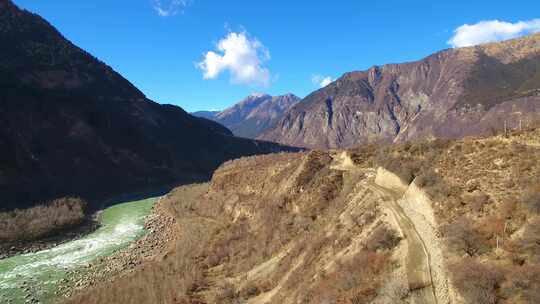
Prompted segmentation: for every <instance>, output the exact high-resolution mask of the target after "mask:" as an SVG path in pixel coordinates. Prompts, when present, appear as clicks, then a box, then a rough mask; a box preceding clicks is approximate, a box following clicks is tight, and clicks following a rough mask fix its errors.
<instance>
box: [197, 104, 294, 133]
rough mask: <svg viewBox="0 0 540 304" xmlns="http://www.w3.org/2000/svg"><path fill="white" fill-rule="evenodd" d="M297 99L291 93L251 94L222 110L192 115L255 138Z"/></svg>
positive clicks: (276, 120) (280, 116) (278, 118)
mask: <svg viewBox="0 0 540 304" xmlns="http://www.w3.org/2000/svg"><path fill="white" fill-rule="evenodd" d="M298 101H300V98H298V97H296V96H294V95H293V94H286V95H282V96H270V95H267V94H252V95H250V96H248V97H246V98H245V99H244V100H242V101H240V102H239V103H237V104H235V105H234V106H232V107H230V108H228V109H226V110H224V111H221V112H213V111H201V112H195V113H193V115H195V116H199V117H203V118H207V119H211V120H214V121H217V122H219V123H220V124H222V125H224V126H226V127H227V128H229V129H230V130H231V131H232V132H233V134H234V135H236V136H240V137H246V138H255V137H257V136H259V135H260V134H261V133H262V132H264V131H265V130H266V129H268V128H270V127H272V126H273V125H274V124H275V123H277V122H278V121H279V120H280V119H281V118H282V116H283V113H285V112H286V111H287V110H288V109H290V108H291V107H292V106H294V105H295V104H296V103H297V102H298Z"/></svg>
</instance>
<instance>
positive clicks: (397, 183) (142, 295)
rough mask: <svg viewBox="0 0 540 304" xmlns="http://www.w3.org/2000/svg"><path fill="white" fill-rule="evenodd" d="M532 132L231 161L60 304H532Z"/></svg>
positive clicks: (181, 195) (165, 208) (181, 196)
mask: <svg viewBox="0 0 540 304" xmlns="http://www.w3.org/2000/svg"><path fill="white" fill-rule="evenodd" d="M539 131H540V130H539V129H536V130H528V131H524V132H514V133H512V134H511V135H510V136H508V137H505V136H500V135H499V136H494V137H486V138H466V139H464V140H458V141H443V140H429V141H419V142H414V143H407V144H403V145H394V146H386V147H384V148H383V150H382V151H381V152H379V151H378V150H377V149H376V148H375V147H374V146H367V147H363V148H360V149H355V150H350V151H334V152H310V153H300V154H275V155H269V156H257V157H249V158H243V159H239V160H235V161H232V162H228V163H226V164H224V165H223V166H221V167H220V168H219V169H218V170H217V171H216V173H215V174H214V176H213V179H212V181H211V182H210V183H209V184H201V185H195V186H187V187H181V188H178V189H176V190H174V191H173V192H171V193H170V194H169V195H167V196H166V197H165V198H164V199H163V200H162V201H161V203H160V204H159V206H158V207H157V209H158V210H160V211H159V214H161V216H164V217H165V220H164V221H165V222H166V223H168V224H167V225H166V227H168V228H166V229H165V231H166V238H167V240H168V241H166V245H163V243H159V244H160V245H159V247H154V246H150V247H149V248H150V249H148V250H149V251H147V252H146V253H144V254H141V256H140V257H139V256H137V255H132V254H130V252H131V250H126V251H124V252H120V253H119V254H117V255H116V256H113V257H111V258H110V259H108V261H106V262H105V264H100V263H96V264H95V265H92V266H90V267H89V269H90V270H89V273H90V274H91V275H89V276H87V277H86V279H84V280H82V281H79V282H82V283H79V284H82V285H80V287H79V290H78V291H77V292H76V295H75V296H74V297H73V298H71V299H70V300H69V301H68V303H155V300H156V299H160V301H162V302H163V303H325V302H328V303H392V304H395V303H538V300H539V299H540V298H539V293H538V290H540V289H539V287H540V280H539V279H538V278H539V274H540V272H539V271H540V270H539V269H540V264H539V263H540V259H539V257H540V255H539V252H540V251H538V235H539V234H538V231H537V230H538V229H537V228H538V225H537V224H538V220H539V219H540V217H539V215H538V214H539V213H538V211H539V210H540V208H538V207H539V206H540V201H539V200H538V198H539V194H540V188H538V187H539V185H540V180H539V178H540V166H539V164H540V161H539V159H540V146H539V142H538V138H540V132H539ZM524 156H525V157H524ZM457 163H459V164H460V166H456V164H457ZM385 168H386V169H385ZM171 223H172V224H171ZM164 227H165V226H164ZM160 234H161V230H152V232H151V234H150V235H149V237H148V238H149V239H150V240H155V239H156V238H158V237H159V235H160ZM144 247H145V243H144V241H142V242H140V243H139V244H137V246H136V248H137V249H138V250H143V252H145V251H144V249H141V248H144ZM126 256H127V257H128V261H129V263H118V261H119V260H120V261H122V260H123V259H125V258H126ZM148 256H152V258H150V260H149V259H148ZM145 257H146V258H145ZM119 265H124V266H119ZM110 268H113V269H115V273H116V274H117V275H116V276H112V277H111V276H110V275H108V274H107V273H104V272H103V271H102V270H101V269H110ZM104 280H105V282H106V283H98V282H102V281H104ZM95 284H98V285H97V287H94V288H93V289H91V290H89V291H88V290H86V288H87V286H90V285H95Z"/></svg>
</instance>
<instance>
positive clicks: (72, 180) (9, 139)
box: [0, 0, 288, 209]
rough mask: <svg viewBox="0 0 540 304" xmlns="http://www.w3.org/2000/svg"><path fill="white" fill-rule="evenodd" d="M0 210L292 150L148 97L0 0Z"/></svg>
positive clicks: (186, 176) (206, 171) (163, 180)
mask: <svg viewBox="0 0 540 304" xmlns="http://www.w3.org/2000/svg"><path fill="white" fill-rule="evenodd" d="M0 40H1V41H4V42H9V43H1V44H0V146H1V147H2V148H1V149H0V197H1V198H2V203H1V204H0V209H3V208H13V207H26V206H29V205H32V204H35V203H38V202H42V201H46V200H49V199H53V198H56V197H61V196H67V195H75V196H82V197H83V198H89V199H92V198H99V197H104V196H108V195H112V194H117V193H123V192H128V191H136V190H141V189H143V188H146V187H155V186H160V185H164V184H168V183H178V182H181V181H190V180H194V179H204V178H209V177H210V175H211V173H212V172H213V170H214V169H215V168H217V167H218V166H219V165H220V164H221V163H222V162H224V161H226V160H228V159H232V158H237V157H240V156H244V155H252V154H259V153H269V152H276V151H281V150H284V149H286V150H288V148H286V147H283V146H279V145H276V144H272V143H266V142H259V141H254V140H247V139H240V138H235V137H233V136H232V133H231V132H230V131H229V130H228V129H226V128H224V127H223V126H221V125H219V124H217V123H215V122H212V121H209V120H206V119H202V118H196V117H193V116H191V115H189V114H188V113H186V112H185V111H184V110H182V109H181V108H179V107H177V106H173V105H161V104H158V103H155V102H153V101H151V100H149V99H147V98H146V97H145V95H144V94H143V93H142V92H141V91H139V90H138V89H137V88H136V87H134V86H133V85H132V84H131V83H130V82H129V81H127V80H126V79H124V78H123V77H122V76H121V75H119V74H118V73H116V72H115V71H114V70H113V69H112V68H110V67H109V66H107V65H106V64H104V63H103V62H100V61H99V60H98V59H96V58H95V57H93V56H92V55H90V54H88V53H87V52H85V51H84V50H82V49H80V48H78V47H77V46H75V45H73V44H72V43H71V42H69V41H68V40H67V39H65V38H64V37H63V36H62V35H61V34H60V33H59V32H58V31H57V30H56V29H55V28H54V27H53V26H51V25H50V24H49V23H48V22H47V21H45V20H44V19H42V18H41V17H40V16H38V15H35V14H32V13H30V12H28V11H25V10H21V9H19V8H18V7H17V6H16V5H14V4H13V3H12V2H11V1H9V0H0Z"/></svg>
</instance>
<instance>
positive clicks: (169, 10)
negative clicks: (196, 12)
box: [152, 0, 188, 17]
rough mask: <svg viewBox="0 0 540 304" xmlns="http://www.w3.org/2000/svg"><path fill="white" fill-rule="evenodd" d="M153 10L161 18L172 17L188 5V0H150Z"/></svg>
mask: <svg viewBox="0 0 540 304" xmlns="http://www.w3.org/2000/svg"><path fill="white" fill-rule="evenodd" d="M152 4H153V7H154V10H155V11H156V12H157V13H158V15H160V16H161V17H169V16H174V15H176V14H178V13H179V12H181V11H182V9H183V8H184V7H185V6H186V5H188V0H152Z"/></svg>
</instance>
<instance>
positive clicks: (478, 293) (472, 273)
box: [450, 259, 504, 304]
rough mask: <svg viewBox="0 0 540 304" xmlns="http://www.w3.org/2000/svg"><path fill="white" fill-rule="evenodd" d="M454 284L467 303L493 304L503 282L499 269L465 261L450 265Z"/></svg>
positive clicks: (470, 260) (469, 260)
mask: <svg viewBox="0 0 540 304" xmlns="http://www.w3.org/2000/svg"><path fill="white" fill-rule="evenodd" d="M450 271H451V272H452V275H453V277H454V283H455V285H456V287H457V288H458V290H459V291H460V292H461V295H462V296H463V297H464V298H465V300H466V302H467V303H477V304H495V303H497V300H498V297H497V290H498V289H499V288H500V285H501V283H502V282H503V281H504V273H503V271H502V270H501V269H500V268H497V267H496V266H492V265H485V264H482V263H479V262H477V261H475V260H474V259H465V260H463V261H461V262H459V263H457V264H454V265H451V267H450Z"/></svg>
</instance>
